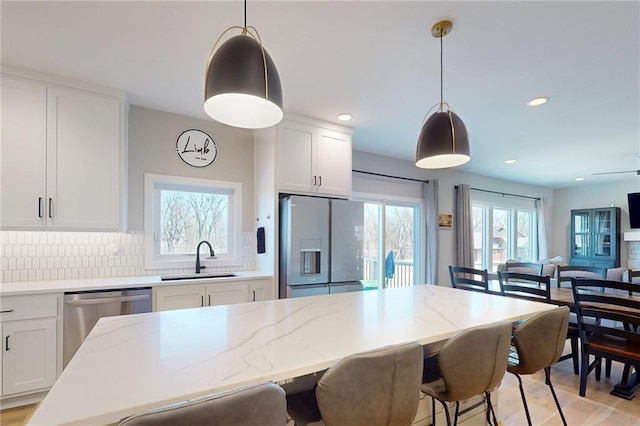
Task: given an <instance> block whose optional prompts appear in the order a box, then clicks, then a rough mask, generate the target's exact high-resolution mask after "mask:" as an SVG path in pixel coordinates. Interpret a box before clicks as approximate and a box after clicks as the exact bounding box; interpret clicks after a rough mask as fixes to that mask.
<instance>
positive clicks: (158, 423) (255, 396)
mask: <svg viewBox="0 0 640 426" xmlns="http://www.w3.org/2000/svg"><path fill="white" fill-rule="evenodd" d="M286 424H287V408H286V400H285V393H284V390H283V389H282V388H281V387H280V386H278V385H276V384H275V383H262V384H259V385H250V386H246V387H242V388H238V389H233V390H231V391H227V392H220V393H216V394H211V395H205V396H202V397H199V398H194V399H190V400H188V401H182V402H177V403H174V404H169V405H165V406H162V407H159V408H154V409H150V410H147V411H144V412H142V413H140V414H136V415H133V416H131V417H127V418H125V419H123V420H122V421H121V422H120V423H119V426H210V425H217V426H236V425H245V426H285V425H286Z"/></svg>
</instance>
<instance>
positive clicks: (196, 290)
mask: <svg viewBox="0 0 640 426" xmlns="http://www.w3.org/2000/svg"><path fill="white" fill-rule="evenodd" d="M153 293H154V298H155V302H156V303H155V311H173V310H175V309H189V308H200V307H202V306H204V305H205V297H204V296H205V287H204V286H201V285H195V286H193V285H184V286H171V287H154V288H153Z"/></svg>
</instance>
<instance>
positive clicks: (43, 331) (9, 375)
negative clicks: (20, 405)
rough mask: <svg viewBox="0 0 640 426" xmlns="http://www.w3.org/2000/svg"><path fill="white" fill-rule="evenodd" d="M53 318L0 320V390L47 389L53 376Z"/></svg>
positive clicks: (5, 393)
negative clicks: (0, 350) (0, 343)
mask: <svg viewBox="0 0 640 426" xmlns="http://www.w3.org/2000/svg"><path fill="white" fill-rule="evenodd" d="M56 321H57V320H56V319H55V318H46V319H41V320H27V321H14V322H9V323H6V324H2V335H3V337H4V342H3V343H4V345H3V354H2V394H3V395H10V394H14V393H22V392H28V391H36V390H40V389H46V388H49V387H51V386H53V382H55V380H56V336H57V333H56V328H57V324H56Z"/></svg>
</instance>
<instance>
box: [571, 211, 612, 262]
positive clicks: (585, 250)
mask: <svg viewBox="0 0 640 426" xmlns="http://www.w3.org/2000/svg"><path fill="white" fill-rule="evenodd" d="M570 244H571V245H570V247H571V259H570V264H571V265H580V266H596V267H599V268H616V267H618V266H620V208H619V207H607V208H601V209H583V210H571V241H570Z"/></svg>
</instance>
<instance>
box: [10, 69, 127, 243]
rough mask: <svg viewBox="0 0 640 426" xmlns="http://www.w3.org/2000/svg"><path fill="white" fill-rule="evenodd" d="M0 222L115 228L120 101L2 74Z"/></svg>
mask: <svg viewBox="0 0 640 426" xmlns="http://www.w3.org/2000/svg"><path fill="white" fill-rule="evenodd" d="M2 111H3V114H2V200H1V201H2V203H1V204H2V218H1V222H0V226H2V227H3V228H20V229H33V228H46V229H57V230H59V229H62V230H87V229H89V230H105V231H106V230H118V229H120V227H121V224H120V218H121V206H122V203H121V197H122V191H121V189H122V181H123V180H122V171H123V165H122V163H123V161H122V159H123V155H124V100H123V98H120V97H116V96H111V95H103V94H101V93H95V92H90V91H87V90H80V89H75V88H70V87H65V86H59V85H55V84H49V83H44V82H39V81H35V80H28V79H21V78H17V77H11V76H6V75H3V76H2Z"/></svg>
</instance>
